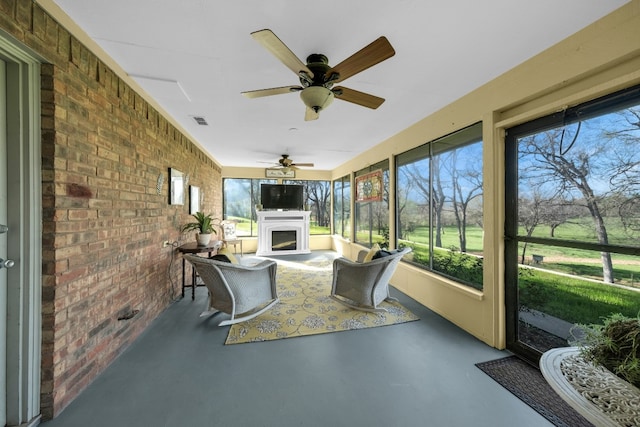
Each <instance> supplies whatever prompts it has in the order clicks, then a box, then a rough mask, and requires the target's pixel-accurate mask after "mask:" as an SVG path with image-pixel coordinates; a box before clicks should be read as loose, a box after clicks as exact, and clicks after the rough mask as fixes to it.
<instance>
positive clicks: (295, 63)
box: [251, 29, 313, 78]
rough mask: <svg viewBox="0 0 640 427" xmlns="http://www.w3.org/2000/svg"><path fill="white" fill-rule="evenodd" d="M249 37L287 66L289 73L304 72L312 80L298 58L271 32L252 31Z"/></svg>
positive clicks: (309, 73) (308, 71)
mask: <svg viewBox="0 0 640 427" xmlns="http://www.w3.org/2000/svg"><path fill="white" fill-rule="evenodd" d="M251 37H253V38H254V39H255V40H256V41H257V42H258V43H260V44H261V45H262V46H263V47H264V48H265V49H267V50H268V51H269V52H271V54H273V56H275V57H276V58H278V59H279V60H280V61H281V62H282V63H283V64H284V65H286V66H287V68H289V69H290V70H291V71H293V72H294V73H296V75H299V74H300V71H304V72H305V73H307V74H308V75H309V76H310V77H311V78H313V73H312V72H311V70H310V69H309V68H308V67H307V66H306V65H305V63H304V62H302V61H300V59H298V57H297V56H296V55H295V54H294V53H293V52H291V49H289V48H288V47H287V45H286V44H284V43H283V42H282V40H280V39H279V38H278V36H276V35H275V34H274V33H273V31H271V30H268V29H265V30H260V31H254V32H253V33H251Z"/></svg>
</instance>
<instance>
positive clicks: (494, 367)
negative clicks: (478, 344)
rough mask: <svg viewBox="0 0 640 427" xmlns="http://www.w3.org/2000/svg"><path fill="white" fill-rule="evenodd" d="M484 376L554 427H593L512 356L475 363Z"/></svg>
mask: <svg viewBox="0 0 640 427" xmlns="http://www.w3.org/2000/svg"><path fill="white" fill-rule="evenodd" d="M476 366H477V367H478V368H479V369H480V370H481V371H482V372H484V373H485V374H487V375H489V376H490V377H491V378H493V379H494V380H495V381H496V382H497V383H498V384H500V385H501V386H503V387H504V388H506V389H507V390H509V391H510V392H511V393H512V394H513V395H514V396H516V397H517V398H519V399H520V400H522V401H523V402H524V403H526V404H527V405H529V406H530V407H531V408H533V409H534V410H535V411H536V412H538V413H539V414H540V415H542V416H543V417H545V418H546V419H547V420H549V422H551V423H553V424H554V425H556V426H558V427H593V424H591V423H590V422H589V421H587V420H586V419H585V418H584V417H583V416H582V415H580V414H579V413H578V412H576V410H575V409H573V408H572V407H571V406H569V404H568V403H567V402H565V401H564V400H562V398H561V397H560V396H558V394H557V393H556V392H555V391H554V390H553V388H551V386H550V385H549V383H547V380H545V379H544V377H543V376H542V373H541V372H540V370H538V369H536V368H535V367H534V366H531V365H530V364H528V363H527V362H525V361H523V360H521V359H520V358H518V357H516V356H508V357H504V358H501V359H496V360H490V361H488V362H481V363H476Z"/></svg>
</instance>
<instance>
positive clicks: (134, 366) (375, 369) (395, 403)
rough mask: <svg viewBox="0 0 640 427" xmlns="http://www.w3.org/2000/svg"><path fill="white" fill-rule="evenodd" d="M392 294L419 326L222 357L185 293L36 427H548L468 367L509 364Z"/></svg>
mask: <svg viewBox="0 0 640 427" xmlns="http://www.w3.org/2000/svg"><path fill="white" fill-rule="evenodd" d="M288 259H291V258H288ZM391 292H392V295H393V296H396V297H398V298H399V299H400V301H401V303H402V304H404V305H405V306H406V307H407V308H409V309H410V310H412V311H413V312H414V313H415V314H417V315H418V316H419V317H420V320H419V321H417V322H411V323H405V324H401V325H394V326H386V327H380V328H372V329H365V330H357V331H347V332H339V333H330V334H324V335H315V336H308V337H301V338H291V339H284V340H277V341H269V342H262V343H250V344H237V345H230V346H225V345H224V340H225V338H226V336H227V332H228V329H229V327H228V326H227V327H218V326H217V324H218V322H220V320H221V319H224V318H227V315H225V314H218V315H216V316H213V317H210V318H200V317H199V314H200V313H201V312H202V310H203V309H204V307H205V303H206V296H207V292H206V289H205V288H202V287H199V288H197V290H196V299H195V301H192V300H191V298H190V296H191V295H190V294H191V292H190V290H189V292H187V294H188V297H187V298H184V299H181V300H179V301H177V302H175V303H174V304H172V305H171V306H170V307H169V308H168V309H167V310H165V312H164V313H162V314H161V315H160V316H159V317H158V318H157V319H156V320H155V321H154V323H153V324H152V325H151V326H150V327H149V328H148V329H147V330H146V331H145V332H144V333H143V334H142V335H141V336H140V338H139V339H138V340H137V341H136V342H135V343H133V344H132V345H131V346H130V347H129V348H128V349H127V350H126V351H125V352H124V353H123V354H122V355H121V356H120V357H119V358H118V359H117V360H116V361H115V362H114V363H113V364H112V365H111V366H110V367H109V368H108V369H107V370H106V371H105V372H104V373H103V374H102V375H101V376H99V377H98V378H97V379H96V380H95V381H94V382H93V383H92V384H91V385H90V386H89V387H88V388H87V389H86V390H85V391H84V392H83V393H82V394H81V395H80V396H79V397H78V398H77V399H76V400H75V401H73V402H72V403H71V405H69V406H68V407H67V408H66V409H65V410H64V411H63V412H62V413H61V414H60V415H59V416H58V417H56V418H55V419H54V420H51V421H48V422H45V423H43V424H41V425H43V426H45V427H63V426H64V427H76V426H77V427H81V426H82V427H88V426H91V427H101V426H105V427H106V426H109V427H115V426H118V427H127V426H142V427H146V426H149V427H151V426H154V427H155V426H172V427H173V426H278V427H288V426H350V427H357V426H474V427H480V426H487V427H488V426H491V427H499V426H519V427H526V426H536V427H537V426H546V425H551V424H549V422H548V421H546V419H544V418H543V417H542V416H541V415H539V414H538V413H537V412H535V411H534V410H533V409H531V408H530V407H529V406H527V405H526V404H525V403H523V402H522V401H520V400H519V399H518V398H516V397H515V396H513V395H512V394H511V393H509V392H508V391H507V390H505V389H504V388H503V387H501V386H500V385H499V384H497V383H496V382H494V381H493V380H492V379H491V378H489V377H488V376H487V375H486V374H484V373H483V372H482V371H480V370H479V369H478V368H476V367H475V366H474V364H475V363H477V362H482V361H486V360H492V359H496V358H500V357H504V356H507V355H508V354H509V353H507V352H504V351H499V350H496V349H494V348H491V347H489V346H487V345H485V344H484V343H482V342H480V341H478V340H477V339H476V338H474V337H472V336H471V335H469V334H467V333H466V332H464V331H462V330H461V329H459V328H458V327H456V326H455V325H453V324H451V323H450V322H448V321H447V320H445V319H443V318H442V317H440V316H438V315H437V314H435V313H433V312H432V311H430V310H428V309H426V308H425V307H423V306H421V305H420V304H418V303H416V302H415V301H414V300H412V299H410V298H408V297H407V296H406V295H404V294H402V293H400V292H398V291H397V290H396V289H393V288H392V290H391Z"/></svg>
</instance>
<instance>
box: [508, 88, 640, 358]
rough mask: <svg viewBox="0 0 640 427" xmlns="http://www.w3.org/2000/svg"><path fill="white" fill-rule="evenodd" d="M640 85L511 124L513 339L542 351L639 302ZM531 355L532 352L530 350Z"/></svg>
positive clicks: (633, 312) (633, 311)
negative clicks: (548, 323)
mask: <svg viewBox="0 0 640 427" xmlns="http://www.w3.org/2000/svg"><path fill="white" fill-rule="evenodd" d="M639 147H640V87H636V88H632V89H629V90H625V91H622V92H619V93H616V94H613V95H611V96H607V97H604V98H601V99H598V100H595V101H592V102H588V103H585V104H583V105H579V106H577V107H574V108H570V109H567V110H566V111H562V112H559V113H557V114H554V115H551V116H548V117H544V118H541V119H538V120H535V121H533V122H530V123H526V124H524V125H521V126H518V127H516V128H513V129H510V130H509V131H508V132H507V139H506V160H507V163H506V174H507V175H506V188H505V192H506V208H507V212H506V218H507V221H506V224H505V237H506V242H505V244H506V252H505V269H506V271H505V281H506V284H507V288H506V297H507V304H508V305H507V308H508V313H509V316H510V317H508V319H509V322H508V323H507V327H508V329H507V338H508V345H509V346H510V347H511V348H513V349H515V350H516V351H518V349H520V348H526V349H529V350H526V351H531V352H532V353H535V352H538V353H542V352H544V351H546V350H548V349H549V348H552V347H557V346H566V345H567V338H568V337H569V331H568V330H567V328H559V329H552V328H547V327H545V325H544V324H542V323H541V322H539V321H538V319H540V318H543V317H546V318H547V319H552V320H553V321H554V322H555V323H557V324H560V325H561V324H564V325H571V324H575V323H580V324H590V323H600V322H601V318H602V317H605V316H607V315H609V314H611V313H622V314H624V315H626V316H630V317H635V316H637V315H638V307H640V292H638V289H639V288H640V286H639V285H638V277H639V276H640V244H639V243H638V242H640V150H638V148H639ZM523 351H524V350H523Z"/></svg>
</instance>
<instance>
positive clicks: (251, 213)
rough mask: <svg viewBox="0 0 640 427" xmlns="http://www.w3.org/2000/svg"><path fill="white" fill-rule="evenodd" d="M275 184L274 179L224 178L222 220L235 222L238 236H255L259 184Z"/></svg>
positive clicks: (256, 230)
mask: <svg viewBox="0 0 640 427" xmlns="http://www.w3.org/2000/svg"><path fill="white" fill-rule="evenodd" d="M263 183H264V184H275V183H276V180H274V179H245V178H241V179H237V178H225V179H224V180H223V182H222V187H223V194H224V199H223V214H224V219H227V220H229V219H233V220H236V221H237V226H236V234H237V235H238V236H257V235H258V227H257V223H256V222H257V217H256V210H255V206H256V205H257V204H259V203H260V184H263Z"/></svg>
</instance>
